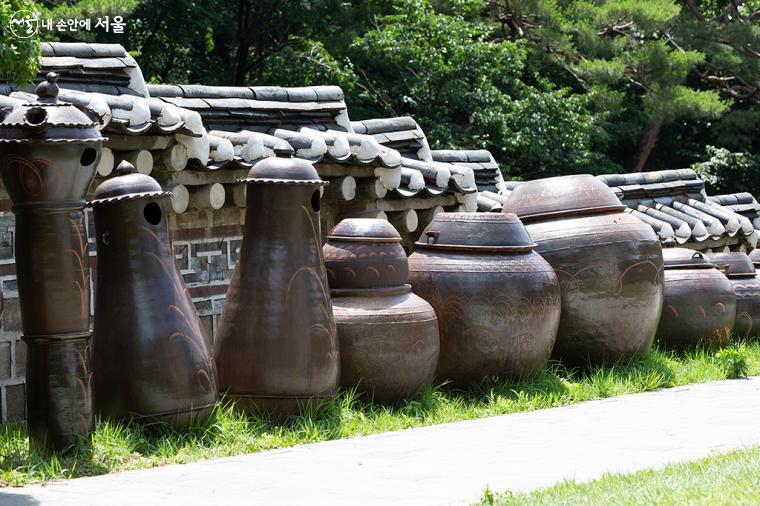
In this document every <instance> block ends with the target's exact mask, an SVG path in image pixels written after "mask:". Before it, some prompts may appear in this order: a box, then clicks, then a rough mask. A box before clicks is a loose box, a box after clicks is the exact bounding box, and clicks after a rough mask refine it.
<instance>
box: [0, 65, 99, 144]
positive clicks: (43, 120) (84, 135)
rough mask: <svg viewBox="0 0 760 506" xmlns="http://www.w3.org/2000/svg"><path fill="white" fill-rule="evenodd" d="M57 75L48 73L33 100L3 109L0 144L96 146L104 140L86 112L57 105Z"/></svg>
mask: <svg viewBox="0 0 760 506" xmlns="http://www.w3.org/2000/svg"><path fill="white" fill-rule="evenodd" d="M57 81H58V74H56V73H55V72H49V73H48V74H47V76H46V78H45V81H43V82H41V83H40V84H38V85H37V88H36V89H35V93H36V94H37V99H36V100H35V101H34V102H33V103H24V104H21V105H19V106H17V107H14V108H13V109H10V110H9V109H7V108H6V109H3V110H2V113H3V114H4V117H3V116H0V118H2V121H0V143H45V144H60V143H77V144H97V143H99V142H103V141H104V140H105V138H103V137H102V136H101V135H100V131H99V130H98V124H96V123H95V121H93V119H92V117H90V116H89V115H88V114H87V112H86V111H87V110H86V109H84V108H80V107H78V106H76V105H74V104H70V103H68V102H59V101H58V91H59V90H58V82H57Z"/></svg>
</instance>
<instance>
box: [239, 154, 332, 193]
mask: <svg viewBox="0 0 760 506" xmlns="http://www.w3.org/2000/svg"><path fill="white" fill-rule="evenodd" d="M241 181H242V182H244V183H270V184H313V185H320V186H321V185H327V184H328V183H327V182H326V181H322V179H321V178H320V177H319V174H318V173H317V169H315V168H314V165H312V164H311V163H310V162H308V161H306V160H302V159H300V158H277V157H270V158H264V159H263V160H261V161H259V162H256V164H254V166H253V167H251V170H250V171H249V172H248V177H246V178H245V179H242V180H241Z"/></svg>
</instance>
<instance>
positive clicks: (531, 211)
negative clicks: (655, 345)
mask: <svg viewBox="0 0 760 506" xmlns="http://www.w3.org/2000/svg"><path fill="white" fill-rule="evenodd" d="M624 209H625V207H624V206H623V205H622V204H621V203H620V201H619V200H618V198H617V197H616V196H615V194H614V193H612V191H611V190H610V189H609V187H608V186H607V185H606V184H604V183H603V182H601V181H599V180H598V179H597V178H595V177H593V176H591V175H588V174H581V175H574V176H563V177H553V178H547V179H539V180H535V181H528V182H526V183H523V184H520V185H518V186H517V187H516V188H515V190H514V191H513V192H512V193H511V194H510V196H509V197H508V198H507V200H506V201H505V203H504V212H512V213H515V214H517V215H518V216H519V217H520V218H521V219H522V220H523V222H524V223H525V226H526V228H527V229H528V232H529V233H530V236H531V237H532V238H533V240H534V241H535V242H536V244H537V246H536V251H537V252H538V253H540V254H541V255H542V256H543V257H544V258H545V259H546V260H547V261H548V262H549V263H550V264H551V265H552V267H554V270H555V271H556V273H557V277H558V278H559V282H560V284H561V285H562V318H561V320H560V325H559V331H558V337H557V343H556V345H555V348H554V351H555V353H554V354H555V356H556V357H558V358H561V359H562V360H564V361H565V362H569V363H571V364H585V363H589V362H590V363H593V364H596V363H601V362H614V361H617V360H619V359H622V358H625V357H630V356H633V355H637V354H642V353H645V352H647V351H648V350H649V349H650V347H651V345H652V342H653V340H654V336H655V331H656V330H657V324H658V322H659V319H660V311H661V309H662V299H663V274H662V249H661V246H660V242H659V241H658V240H657V236H656V235H655V233H654V231H653V230H652V228H651V227H650V226H649V225H647V224H645V223H643V222H642V221H640V220H639V219H637V218H635V217H633V216H631V215H630V214H627V213H625V212H624V211H623V210H624Z"/></svg>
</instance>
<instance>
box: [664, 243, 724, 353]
mask: <svg viewBox="0 0 760 506" xmlns="http://www.w3.org/2000/svg"><path fill="white" fill-rule="evenodd" d="M662 256H663V265H664V270H665V285H664V290H665V292H664V294H665V295H664V300H663V304H662V317H661V318H660V324H659V325H658V327H657V340H658V341H659V342H660V343H661V344H663V345H664V346H665V347H667V348H690V347H695V346H697V345H699V344H711V343H716V342H717V343H722V342H725V341H726V340H727V339H728V337H729V336H730V334H731V330H732V329H733V327H734V319H735V317H736V296H735V295H734V290H733V288H732V286H731V283H730V282H729V281H728V278H726V276H724V275H723V273H721V272H720V271H719V270H718V269H717V268H716V267H715V264H713V263H712V262H710V261H709V260H708V259H707V258H706V257H705V255H704V254H702V253H700V252H698V251H694V250H691V249H686V248H665V249H663V250H662Z"/></svg>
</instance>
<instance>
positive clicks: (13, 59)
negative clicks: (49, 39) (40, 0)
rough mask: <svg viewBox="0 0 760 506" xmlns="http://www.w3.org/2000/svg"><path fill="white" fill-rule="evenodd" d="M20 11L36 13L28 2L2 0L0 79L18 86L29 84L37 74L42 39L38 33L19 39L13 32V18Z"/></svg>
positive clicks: (0, 14) (0, 1) (31, 3)
mask: <svg viewBox="0 0 760 506" xmlns="http://www.w3.org/2000/svg"><path fill="white" fill-rule="evenodd" d="M19 11H27V12H30V13H31V12H34V11H35V5H34V3H33V2H31V1H27V0H0V77H2V79H3V81H6V82H7V81H11V82H15V83H17V84H24V83H28V82H29V81H31V80H32V78H33V77H34V76H35V75H36V74H37V57H38V56H39V51H40V48H39V45H40V38H39V34H38V33H32V34H30V36H29V37H19V36H17V35H16V34H14V33H13V32H12V30H11V17H13V15H14V14H15V13H18V12H19Z"/></svg>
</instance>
